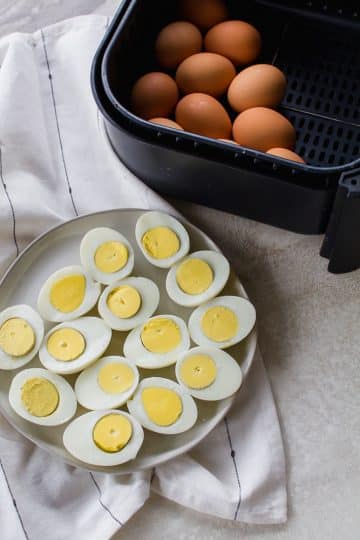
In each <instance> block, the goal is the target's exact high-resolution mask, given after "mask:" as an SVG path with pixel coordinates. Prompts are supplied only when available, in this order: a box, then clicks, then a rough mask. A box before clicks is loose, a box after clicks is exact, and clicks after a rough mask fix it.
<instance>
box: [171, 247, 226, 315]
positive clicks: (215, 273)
mask: <svg viewBox="0 0 360 540" xmlns="http://www.w3.org/2000/svg"><path fill="white" fill-rule="evenodd" d="M229 274H230V265H229V262H228V260H227V259H226V258H225V257H224V255H222V254H221V253H219V252H217V251H196V252H195V253H191V254H190V255H189V256H188V257H185V258H184V259H182V260H181V261H179V262H178V263H176V264H175V265H174V266H172V268H170V270H169V272H168V275H167V277H166V290H167V293H168V295H169V296H170V298H171V299H172V300H173V301H174V302H176V303H177V304H180V306H187V307H193V306H199V305H200V304H202V303H203V302H207V301H208V300H210V299H211V298H214V296H216V295H217V294H219V292H220V291H222V289H223V288H224V287H225V285H226V282H227V280H228V279H229Z"/></svg>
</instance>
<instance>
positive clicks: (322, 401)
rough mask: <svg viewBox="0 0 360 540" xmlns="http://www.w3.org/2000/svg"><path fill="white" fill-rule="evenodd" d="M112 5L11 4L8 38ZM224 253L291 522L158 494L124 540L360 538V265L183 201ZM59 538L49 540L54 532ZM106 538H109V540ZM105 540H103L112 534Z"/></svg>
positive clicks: (314, 242) (6, 15)
mask: <svg viewBox="0 0 360 540" xmlns="http://www.w3.org/2000/svg"><path fill="white" fill-rule="evenodd" d="M116 5H117V2H114V1H113V0H110V1H109V0H108V1H106V2H104V1H102V0H0V35H4V34H7V33H9V32H13V31H26V32H28V31H33V30H36V29H38V28H39V27H40V26H44V25H48V24H51V23H53V22H56V21H58V20H61V19H64V18H67V17H72V16H74V15H81V14H85V13H93V12H96V13H104V14H111V13H112V11H113V9H114V7H115V6H116ZM176 206H177V207H178V208H179V209H180V210H181V211H182V212H183V213H184V214H185V215H186V216H187V217H188V218H189V219H191V220H192V221H193V222H194V223H195V224H196V225H198V226H200V227H201V228H202V229H203V230H204V231H205V232H207V233H208V234H210V235H211V236H212V237H213V238H214V240H215V241H216V242H217V243H218V244H219V245H220V246H221V247H222V248H223V250H224V251H225V253H226V255H227V256H228V257H229V258H230V259H231V261H232V263H233V265H234V267H235V269H236V270H237V271H238V273H239V275H240V277H241V279H242V280H243V282H244V285H245V287H246V288H247V290H248V292H249V294H250V295H251V297H252V299H253V301H254V302H255V304H256V306H257V310H258V317H259V330H260V345H261V349H262V352H263V356H264V359H265V362H266V365H267V369H268V372H269V375H270V379H271V384H272V387H273V390H274V395H275V398H276V401H277V404H278V407H279V414H280V419H281V425H282V430H283V434H284V440H285V449H286V455H287V463H288V487H289V505H290V508H289V510H290V511H289V521H288V523H287V524H286V525H282V526H276V527H245V526H241V525H239V524H237V523H233V522H227V521H223V520H220V519H213V518H210V517H208V516H205V515H201V514H198V513H196V512H192V511H191V510H188V509H184V508H182V507H180V506H178V505H176V504H174V503H171V502H169V501H166V500H165V499H162V498H160V497H156V496H152V497H151V499H150V501H149V502H148V503H147V504H146V505H145V507H144V508H143V509H142V510H141V511H140V512H139V513H138V514H137V515H136V516H135V517H134V518H133V519H132V520H131V522H130V523H129V524H127V525H125V526H124V528H123V529H122V531H121V532H120V534H119V535H118V538H125V537H126V538H129V539H130V538H131V539H143V538H146V539H147V540H152V539H154V540H155V539H156V540H158V538H159V531H161V537H162V538H166V537H167V538H176V539H177V540H183V539H186V540H188V539H189V540H190V539H196V540H202V539H204V540H205V539H206V540H210V539H219V540H220V538H221V539H223V538H229V539H235V538H249V539H252V540H260V539H261V540H265V539H266V540H275V539H278V540H285V539H286V540H300V539H301V540H313V539H314V540H335V539H336V540H355V539H357V538H359V530H360V514H359V511H358V503H359V500H360V463H359V447H360V392H359V380H360V377H359V354H360V353H359V351H360V332H359V314H360V285H359V284H360V271H357V272H353V273H351V274H348V275H345V276H333V275H330V274H328V273H327V272H326V261H325V260H323V259H321V258H320V257H319V256H318V253H319V249H320V245H321V238H320V237H304V236H300V235H295V234H291V233H287V232H284V231H279V230H276V229H273V228H271V227H267V226H264V225H261V224H256V223H253V222H251V221H247V220H244V219H241V218H238V217H235V216H231V215H224V214H223V213H220V212H217V211H214V210H210V209H206V208H200V207H198V206H195V205H190V204H185V203H176ZM49 540H50V538H49ZM99 540H100V539H99ZM101 540H102V539H101Z"/></svg>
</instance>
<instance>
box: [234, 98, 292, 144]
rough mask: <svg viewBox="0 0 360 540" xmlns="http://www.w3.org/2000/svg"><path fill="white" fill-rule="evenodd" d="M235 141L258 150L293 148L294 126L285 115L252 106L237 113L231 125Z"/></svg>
mask: <svg viewBox="0 0 360 540" xmlns="http://www.w3.org/2000/svg"><path fill="white" fill-rule="evenodd" d="M233 137H234V139H235V141H236V142H237V143H239V144H240V145H241V146H246V147H247V148H253V149H254V150H259V151H260V152H267V151H268V150H270V148H290V149H292V148H294V145H295V138H296V133H295V128H294V126H293V125H292V124H291V123H290V122H289V120H288V119H287V118H285V116H282V115H281V114H280V113H278V112H276V111H274V110H273V109H266V108H265V107H254V108H253V109H247V110H246V111H244V112H242V113H240V114H239V116H238V117H237V118H236V120H235V122H234V125H233Z"/></svg>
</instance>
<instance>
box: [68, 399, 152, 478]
mask: <svg viewBox="0 0 360 540" xmlns="http://www.w3.org/2000/svg"><path fill="white" fill-rule="evenodd" d="M143 441H144V431H143V429H142V427H141V425H140V424H139V422H138V421H137V420H136V419H135V418H133V417H132V416H131V415H130V414H127V413H126V412H123V411H117V410H111V409H109V410H102V411H91V412H88V413H86V414H83V415H81V416H79V417H78V418H75V420H73V421H72V422H71V424H69V425H68V426H67V428H66V429H65V431H64V435H63V443H64V446H65V448H66V450H67V451H68V452H69V453H70V454H71V455H72V456H74V457H75V458H76V459H78V460H80V461H83V462H84V463H88V464H89V465H97V466H102V467H111V466H114V465H120V464H121V463H126V462H127V461H131V460H132V459H134V458H135V457H136V455H137V453H138V452H139V450H140V448H141V445H142V443H143Z"/></svg>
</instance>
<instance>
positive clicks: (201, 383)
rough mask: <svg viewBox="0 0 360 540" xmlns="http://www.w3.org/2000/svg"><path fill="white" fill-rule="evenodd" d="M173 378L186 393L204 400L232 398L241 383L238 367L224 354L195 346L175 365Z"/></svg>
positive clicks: (211, 348) (220, 351) (214, 349)
mask: <svg viewBox="0 0 360 540" xmlns="http://www.w3.org/2000/svg"><path fill="white" fill-rule="evenodd" d="M175 371H176V378H177V380H178V381H179V383H180V385H181V386H183V387H184V388H185V389H186V390H187V391H188V392H189V394H191V395H192V396H194V397H195V398H197V399H202V400H204V401H218V400H220V399H225V398H227V397H229V396H232V395H233V394H235V392H237V390H239V388H240V386H241V383H242V373H241V369H240V366H239V365H238V363H237V362H236V361H235V360H234V358H233V357H232V356H230V355H229V354H228V353H226V352H225V351H222V350H221V349H216V348H215V347H194V348H193V349H190V351H187V352H186V353H184V354H183V355H182V356H181V358H179V360H178V361H177V362H176V368H175Z"/></svg>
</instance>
